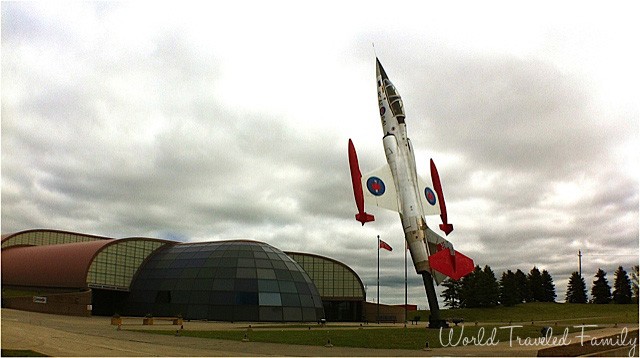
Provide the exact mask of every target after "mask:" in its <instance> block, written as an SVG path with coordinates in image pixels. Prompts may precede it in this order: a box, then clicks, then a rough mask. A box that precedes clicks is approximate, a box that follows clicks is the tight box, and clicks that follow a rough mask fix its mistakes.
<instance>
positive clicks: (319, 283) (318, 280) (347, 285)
mask: <svg viewBox="0 0 640 358" xmlns="http://www.w3.org/2000/svg"><path fill="white" fill-rule="evenodd" d="M287 254H288V255H289V257H291V258H292V259H293V260H295V261H296V262H297V263H298V264H300V266H302V268H303V269H304V270H305V271H306V272H307V274H308V275H309V277H311V280H313V282H314V283H315V284H316V287H317V288H318V292H320V296H321V297H322V299H323V300H329V299H340V300H345V299H346V300H362V301H365V298H366V297H365V291H364V285H363V284H362V281H361V280H360V277H358V275H357V274H356V273H355V272H353V270H351V268H349V267H348V266H346V265H344V264H342V263H340V262H338V261H335V260H331V259H329V258H326V257H321V256H316V255H311V254H302V253H295V252H289V253H287Z"/></svg>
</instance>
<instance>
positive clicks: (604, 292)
mask: <svg viewBox="0 0 640 358" xmlns="http://www.w3.org/2000/svg"><path fill="white" fill-rule="evenodd" d="M614 275H615V279H614V286H613V288H614V291H613V292H611V287H610V286H609V284H608V282H607V279H606V273H605V272H604V271H603V270H601V269H598V272H597V273H596V275H595V281H594V282H593V286H592V288H591V296H592V299H591V300H590V301H587V288H586V285H585V282H584V278H582V277H581V276H580V275H579V274H578V272H574V273H573V274H572V275H571V278H570V279H569V284H568V287H567V296H566V302H568V303H587V302H590V303H609V302H615V303H620V304H625V303H632V302H634V301H635V302H637V301H638V266H635V267H634V268H633V271H632V272H631V279H629V276H628V275H627V272H626V271H625V270H624V269H623V268H622V266H620V267H618V270H616V272H615V273H614ZM442 285H443V286H444V287H445V289H444V291H443V292H442V294H441V297H442V298H444V303H445V306H447V307H449V308H476V307H493V306H497V305H503V306H513V305H517V304H519V303H523V302H555V301H556V297H557V296H556V290H555V285H554V283H553V278H552V277H551V275H550V274H549V272H548V271H547V270H542V271H540V270H539V269H538V268H537V267H535V266H534V267H533V268H532V269H531V271H529V273H528V274H525V273H524V272H523V271H522V270H520V269H518V270H516V271H515V272H513V271H511V270H507V271H506V272H503V273H502V277H501V278H500V280H499V281H498V280H497V279H496V276H495V274H494V272H493V270H491V267H489V266H488V265H487V266H485V267H484V269H483V268H480V266H476V267H475V269H474V270H473V272H471V273H470V274H469V275H467V276H465V277H463V278H462V279H461V280H459V281H454V280H451V279H446V280H445V281H444V282H443V283H442Z"/></svg>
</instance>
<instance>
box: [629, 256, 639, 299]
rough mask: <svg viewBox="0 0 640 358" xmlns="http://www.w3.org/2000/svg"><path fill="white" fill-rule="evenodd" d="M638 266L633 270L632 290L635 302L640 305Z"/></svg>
mask: <svg viewBox="0 0 640 358" xmlns="http://www.w3.org/2000/svg"><path fill="white" fill-rule="evenodd" d="M638 268H639V266H638V265H635V266H633V270H631V290H632V291H633V300H632V301H633V302H634V303H638Z"/></svg>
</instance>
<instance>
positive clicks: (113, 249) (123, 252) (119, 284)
mask: <svg viewBox="0 0 640 358" xmlns="http://www.w3.org/2000/svg"><path fill="white" fill-rule="evenodd" d="M165 244H166V242H162V241H158V240H153V239H121V240H114V243H113V244H111V245H109V246H107V247H106V248H104V249H103V250H102V251H100V252H99V253H98V254H97V255H96V257H95V258H94V259H93V261H92V263H91V266H90V267H89V271H88V272H87V286H89V287H92V288H103V289H112V290H129V286H130V285H131V280H132V278H133V276H134V274H135V273H136V272H137V271H138V268H139V267H140V265H141V264H142V263H143V262H144V260H145V259H146V258H147V257H148V256H149V255H150V254H151V253H153V252H154V251H155V250H157V249H158V248H160V247H161V246H163V245H165Z"/></svg>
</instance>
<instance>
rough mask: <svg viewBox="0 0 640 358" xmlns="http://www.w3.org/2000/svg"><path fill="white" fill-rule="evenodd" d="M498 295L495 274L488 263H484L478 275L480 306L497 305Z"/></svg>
mask: <svg viewBox="0 0 640 358" xmlns="http://www.w3.org/2000/svg"><path fill="white" fill-rule="evenodd" d="M499 297H500V285H499V284H498V280H497V279H496V275H495V274H494V273H493V270H492V269H491V267H489V265H486V266H485V267H484V269H483V270H482V275H481V276H480V307H493V306H497V305H498V299H499Z"/></svg>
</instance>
